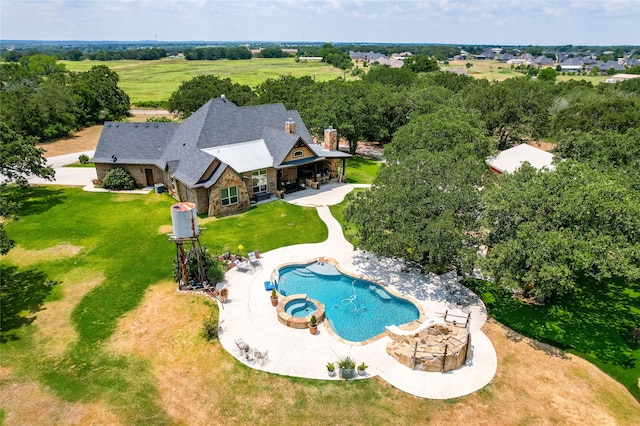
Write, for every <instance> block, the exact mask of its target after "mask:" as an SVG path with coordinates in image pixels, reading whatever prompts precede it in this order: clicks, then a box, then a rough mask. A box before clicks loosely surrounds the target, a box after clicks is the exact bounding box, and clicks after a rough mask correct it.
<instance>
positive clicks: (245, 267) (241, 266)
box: [233, 259, 253, 272]
mask: <svg viewBox="0 0 640 426" xmlns="http://www.w3.org/2000/svg"><path fill="white" fill-rule="evenodd" d="M233 264H234V265H236V268H238V271H240V272H250V271H252V270H253V265H251V263H248V262H246V261H243V262H240V261H239V260H238V259H236V260H234V261H233Z"/></svg>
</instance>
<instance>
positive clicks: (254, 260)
mask: <svg viewBox="0 0 640 426" xmlns="http://www.w3.org/2000/svg"><path fill="white" fill-rule="evenodd" d="M249 262H251V265H252V266H254V267H257V266H259V267H261V268H262V263H260V261H259V260H258V258H257V257H256V252H255V251H252V252H251V253H249Z"/></svg>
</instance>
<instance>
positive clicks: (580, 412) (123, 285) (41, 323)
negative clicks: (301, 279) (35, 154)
mask: <svg viewBox="0 0 640 426" xmlns="http://www.w3.org/2000/svg"><path fill="white" fill-rule="evenodd" d="M19 198H20V199H21V200H22V201H23V203H24V205H23V208H22V210H21V213H20V216H21V218H20V221H19V222H15V223H9V224H7V231H8V233H9V235H10V236H11V237H13V238H16V239H17V241H18V244H19V246H18V247H17V248H16V249H15V250H14V251H12V252H10V253H9V255H8V256H6V257H3V258H2V259H1V262H0V266H1V267H2V276H3V284H4V286H3V292H5V293H3V297H2V298H1V299H0V300H1V301H2V303H3V317H2V320H3V329H2V343H0V345H1V346H0V350H1V351H2V365H1V367H0V418H4V422H5V423H6V424H8V425H13V424H20V425H30V424H44V423H47V424H110V425H111V424H150V423H153V424H185V425H186V424H239V423H255V424H303V425H311V424H318V423H322V424H347V425H349V424H353V425H356V424H373V425H377V424H396V425H405V424H406V425H415V424H427V423H429V424H434V425H450V424H452V422H455V423H459V422H469V421H470V420H471V419H472V422H473V424H479V425H483V424H486V425H495V424H505V425H507V424H508V425H511V424H576V425H577V424H580V425H584V424H594V425H596V424H598V425H600V424H618V425H632V424H634V423H635V421H636V420H637V413H638V410H640V404H638V402H637V401H635V400H634V399H633V397H632V396H631V395H630V394H629V393H628V392H627V391H626V390H625V389H624V388H623V387H622V386H621V385H620V384H619V383H617V382H615V381H614V380H613V379H611V378H610V377H609V376H607V375H605V374H603V373H602V372H601V371H600V370H598V369H597V368H596V367H595V366H593V365H592V364H589V363H588V362H586V361H584V360H582V359H580V358H577V357H574V356H571V355H565V354H563V353H562V352H560V351H557V350H548V349H545V347H544V346H541V345H539V344H536V343H535V342H532V341H530V340H529V339H526V338H522V337H521V336H519V335H517V334H515V333H513V332H511V331H509V330H507V329H505V328H504V327H502V326H501V325H499V324H497V323H495V322H489V323H487V325H486V326H485V327H484V332H485V333H486V334H487V335H488V336H489V337H490V339H491V340H492V342H493V344H494V346H495V348H496V351H497V354H498V372H497V375H496V377H495V378H494V380H493V381H492V383H491V384H489V385H488V386H487V387H485V388H484V389H482V390H480V391H478V392H476V393H474V394H472V395H469V396H466V397H462V398H457V399H454V400H448V401H432V400H422V399H418V398H415V397H412V396H409V395H406V394H404V393H402V392H400V391H398V390H396V389H394V388H392V387H390V386H389V385H388V384H386V383H384V382H383V381H380V380H378V379H375V378H374V379H370V380H360V381H357V382H342V381H332V382H324V381H314V380H302V379H296V378H291V377H283V376H277V375H272V374H266V373H262V372H259V371H255V370H252V369H250V368H248V367H246V366H245V365H243V364H242V363H240V362H238V361H236V360H235V359H234V358H233V357H232V356H231V355H230V354H228V353H226V352H225V351H224V350H223V349H222V348H221V346H220V345H219V344H218V343H217V342H213V343H208V342H206V341H205V340H204V339H203V338H202V337H201V336H200V330H201V328H202V321H203V319H204V318H205V317H207V316H208V315H209V313H210V312H214V313H215V312H217V309H218V308H217V306H215V305H214V304H213V303H212V302H211V301H210V300H209V299H207V298H205V297H204V296H199V295H185V294H178V293H176V291H175V289H176V286H175V284H174V283H172V282H171V281H170V276H171V259H172V256H173V252H174V251H175V248H174V247H172V245H171V243H169V242H168V241H167V238H166V235H164V234H163V232H164V230H166V226H167V224H169V223H170V215H169V206H170V205H171V204H172V203H173V200H172V199H171V198H170V197H168V196H167V195H166V194H153V193H152V194H148V195H128V194H104V193H99V194H96V193H87V192H83V191H81V190H79V189H67V188H59V187H51V186H44V187H34V188H31V189H29V190H27V191H22V192H19ZM203 222H206V223H203V225H204V227H206V231H205V232H204V234H203V245H204V246H205V247H209V248H211V249H212V250H214V251H217V250H219V249H224V247H223V245H222V244H226V245H228V246H230V247H233V246H235V245H236V244H239V243H241V244H243V245H244V246H245V247H247V248H249V247H251V248H253V247H256V246H259V247H260V248H261V250H262V251H264V252H266V251H268V250H270V249H272V248H274V247H277V246H280V245H285V244H293V243H296V242H302V241H319V240H321V239H323V238H324V237H325V236H326V235H325V234H323V232H326V230H324V231H323V227H322V226H321V223H320V221H319V218H318V217H317V214H316V213H315V211H314V210H312V209H311V210H310V209H301V208H298V207H295V206H288V205H285V203H282V202H280V201H277V202H273V203H267V204H264V205H260V206H258V207H257V208H254V209H252V210H250V211H249V212H247V213H245V214H244V215H238V216H234V217H229V218H224V219H207V220H206V221H203ZM265 224H268V225H265ZM266 228H268V231H269V232H265V229H266ZM317 228H320V229H317ZM313 229H317V230H318V231H320V232H319V233H313V232H312V230H313ZM48 280H53V281H55V282H56V283H57V284H55V285H53V286H51V285H49V284H46V282H47V281H48ZM25 284H30V285H31V288H32V291H31V292H29V293H22V292H21V289H22V288H24V285H25ZM6 292H11V293H10V296H11V297H5V296H6ZM230 294H231V297H233V296H232V294H233V289H231V290H230ZM230 303H232V302H230ZM222 328H223V330H224V324H222ZM362 407H366V409H364V410H363V408H362Z"/></svg>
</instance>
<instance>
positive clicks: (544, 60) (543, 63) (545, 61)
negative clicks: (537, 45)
mask: <svg viewBox="0 0 640 426" xmlns="http://www.w3.org/2000/svg"><path fill="white" fill-rule="evenodd" d="M533 63H535V64H538V66H539V67H540V68H542V67H550V66H552V65H553V59H551V58H548V57H546V56H544V55H540V56H538V57H537V58H535V59H534V60H533Z"/></svg>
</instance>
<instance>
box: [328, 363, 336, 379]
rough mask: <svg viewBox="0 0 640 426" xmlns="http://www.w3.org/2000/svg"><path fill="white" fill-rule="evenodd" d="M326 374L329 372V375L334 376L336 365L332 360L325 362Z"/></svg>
mask: <svg viewBox="0 0 640 426" xmlns="http://www.w3.org/2000/svg"><path fill="white" fill-rule="evenodd" d="M327 374H329V377H335V376H336V366H335V364H334V363H333V362H328V363H327Z"/></svg>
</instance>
